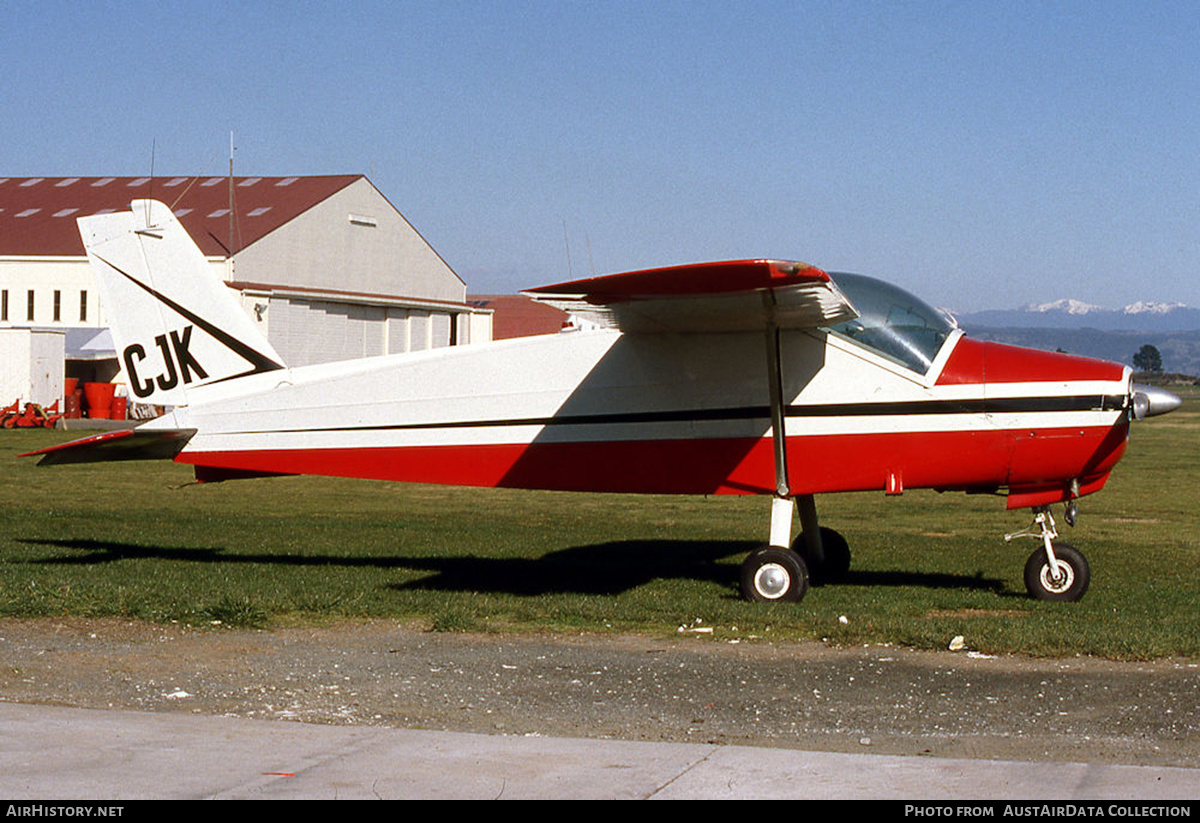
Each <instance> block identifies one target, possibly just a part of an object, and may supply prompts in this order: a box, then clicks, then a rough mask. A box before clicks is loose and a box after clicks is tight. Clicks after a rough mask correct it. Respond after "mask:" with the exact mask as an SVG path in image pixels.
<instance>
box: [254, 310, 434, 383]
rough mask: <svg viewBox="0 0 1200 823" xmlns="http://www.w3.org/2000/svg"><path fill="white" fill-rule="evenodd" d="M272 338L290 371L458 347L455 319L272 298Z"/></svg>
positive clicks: (421, 313) (270, 311)
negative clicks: (325, 364)
mask: <svg viewBox="0 0 1200 823" xmlns="http://www.w3.org/2000/svg"><path fill="white" fill-rule="evenodd" d="M268 312H269V314H268V328H269V329H270V333H269V335H268V337H269V338H270V340H271V344H272V345H273V346H275V350H276V351H278V352H279V354H280V356H281V357H283V360H284V362H285V363H287V364H288V365H289V366H307V365H312V364H314V363H331V362H333V361H335V360H353V359H356V358H359V357H373V356H375V355H379V354H395V353H398V352H408V351H422V350H424V349H430V348H439V347H442V346H449V345H452V344H453V343H454V342H455V341H454V340H453V336H452V333H451V330H452V326H453V318H452V316H451V315H450V313H448V312H431V311H428V310H421V309H406V308H398V307H395V306H378V305H365V304H361V303H342V302H335V301H331V300H304V299H298V298H294V297H272V298H271V299H270V306H269V309H268Z"/></svg>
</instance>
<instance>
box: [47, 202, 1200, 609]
mask: <svg viewBox="0 0 1200 823" xmlns="http://www.w3.org/2000/svg"><path fill="white" fill-rule="evenodd" d="M79 225H80V231H81V233H82V235H83V242H84V246H85V247H86V249H87V254H88V258H89V260H90V261H91V266H92V271H93V273H94V275H95V277H96V280H97V281H98V285H99V286H100V288H101V292H102V294H103V296H104V305H105V308H106V311H107V312H108V314H109V317H110V320H111V323H112V334H113V338H114V340H115V341H116V343H117V348H118V351H119V353H120V358H121V361H122V364H123V366H124V369H125V374H126V377H127V380H128V384H129V388H130V390H131V391H132V393H133V395H134V396H135V397H136V399H137V400H139V401H142V402H146V403H154V404H161V405H167V406H172V407H174V409H173V411H170V412H169V413H167V414H166V415H164V416H162V417H159V418H157V419H155V420H152V421H149V422H146V423H143V424H142V425H139V426H137V427H136V428H134V429H130V430H125V431H115V432H108V433H105V434H100V435H96V436H92V437H88V438H84V439H82V440H77V441H74V442H71V443H67V444H64V445H61V446H56V447H52V448H49V449H44V450H42V451H39V452H34V454H40V455H42V459H41V463H43V464H47V463H50V464H52V463H71V462H88V461H93V460H123V459H141V458H171V459H174V460H175V461H177V462H181V463H190V464H192V465H193V466H194V467H195V472H196V477H197V478H198V479H199V480H201V481H212V480H225V479H231V478H240V477H253V476H262V475H273V474H321V475H335V476H345V477H364V478H375V479H386V480H401V481H412V482H420V483H445V484H454V485H465V486H504V487H511V488H526V489H560V490H572V491H589V492H645V493H655V494H763V495H770V496H771V497H772V506H771V515H770V530H769V540H768V541H767V542H766V544H765V545H763V546H762V547H761V548H759V549H756V550H755V551H753V552H751V553H750V555H749V557H748V558H747V559H746V561H745V562H744V563H743V565H742V572H741V589H742V593H743V594H744V596H745V597H747V598H749V599H751V600H762V601H772V600H792V601H794V600H799V599H800V598H801V597H803V596H804V594H805V592H806V590H807V588H808V583H809V573H810V570H811V572H812V573H813V575H814V576H817V577H818V578H821V577H823V578H825V579H834V578H837V577H838V576H840V575H843V574H844V573H845V572H846V571H847V569H848V568H849V564H850V552H849V548H848V547H847V545H846V541H845V540H844V539H843V538H842V537H841V535H839V534H838V533H837V532H835V531H833V530H832V529H827V528H819V527H818V523H817V513H816V506H815V504H814V496H815V495H817V494H819V493H822V492H847V491H883V492H885V493H887V494H900V493H901V492H903V491H904V490H905V489H912V488H934V489H939V490H959V491H967V492H997V491H1004V492H1006V493H1007V501H1008V508H1010V509H1015V508H1025V507H1032V508H1033V511H1034V513H1035V515H1036V517H1035V520H1034V524H1033V526H1031V527H1030V528H1029V529H1026V530H1024V531H1022V532H1017V533H1015V534H1013V535H1008V536H1007V538H1011V537H1014V536H1018V535H1028V536H1032V537H1035V538H1037V539H1038V540H1039V541H1040V544H1041V545H1040V546H1039V547H1038V548H1037V550H1036V551H1034V553H1033V555H1032V556H1031V557H1030V558H1029V562H1028V563H1027V564H1026V567H1025V583H1026V586H1027V588H1028V589H1029V591H1030V593H1031V594H1032V595H1033V596H1035V597H1038V598H1042V599H1047V600H1078V599H1079V598H1080V597H1081V596H1082V595H1083V593H1084V592H1085V591H1086V589H1087V586H1088V582H1089V576H1090V573H1089V569H1088V565H1087V561H1086V560H1085V559H1084V557H1083V555H1082V554H1081V553H1080V552H1078V551H1077V550H1075V549H1074V548H1072V547H1070V546H1068V545H1066V544H1064V543H1057V544H1056V543H1055V542H1054V541H1055V539H1056V537H1057V531H1056V525H1055V521H1054V518H1053V517H1052V516H1051V515H1050V508H1049V507H1050V505H1051V504H1058V503H1064V504H1066V509H1067V512H1066V514H1067V520H1068V522H1073V521H1074V516H1075V505H1076V504H1075V499H1076V498H1078V497H1081V496H1083V495H1086V494H1091V493H1092V492H1095V491H1098V490H1099V489H1100V488H1102V487H1103V486H1104V484H1105V481H1107V479H1108V476H1109V472H1111V471H1112V469H1113V466H1115V465H1116V463H1117V461H1118V460H1119V459H1120V458H1121V455H1122V453H1123V452H1124V451H1125V445H1126V440H1127V437H1128V434H1129V423H1130V420H1131V419H1133V418H1140V417H1143V416H1146V415H1152V414H1161V413H1165V412H1168V411H1171V410H1172V409H1173V408H1175V407H1176V406H1178V405H1179V402H1180V401H1179V399H1178V398H1176V397H1175V396H1174V395H1172V394H1170V393H1169V392H1166V391H1164V390H1162V389H1156V388H1152V387H1142V386H1134V385H1133V384H1132V383H1131V373H1130V369H1128V368H1126V367H1123V366H1120V365H1117V364H1113V363H1104V362H1100V361H1095V360H1086V359H1083V358H1079V357H1070V356H1066V355H1062V354H1051V353H1048V352H1042V351H1034V350H1029V349H1021V348H1015V347H1012V346H1005V345H999V344H996V343H984V342H978V341H975V340H971V339H970V338H967V337H965V336H964V335H963V332H962V331H961V330H960V329H958V328H957V326H956V324H955V322H954V321H953V319H952V318H950V317H949V316H947V315H946V314H944V313H943V312H941V311H938V310H937V309H934V308H932V307H930V306H929V305H927V304H925V303H923V302H922V301H920V300H918V299H917V298H916V297H913V296H912V295H910V294H908V293H907V292H905V291H903V290H901V289H899V288H896V287H895V286H892V285H889V284H887V283H884V282H881V281H879V280H874V279H871V278H868V277H862V276H859V275H851V274H827V273H826V272H824V271H822V270H820V269H818V268H815V267H813V266H809V265H807V264H804V263H796V262H782V261H777V260H744V261H735V262H721V263H705V264H698V265H690V266H679V267H675V268H666V269H656V270H651V271H640V272H630V273H626V274H614V275H609V276H606V277H596V278H592V279H588V280H579V281H575V282H570V283H562V284H559V285H555V286H546V287H544V288H539V289H534V290H532V291H530V292H527V294H529V295H531V296H532V297H534V298H536V299H538V300H543V301H546V302H548V303H552V304H554V305H557V306H559V307H561V308H564V309H566V310H568V311H570V312H573V313H574V314H576V315H581V316H583V317H586V318H587V319H589V320H591V321H593V322H594V323H595V324H597V325H598V326H599V327H600V328H598V329H595V330H590V331H582V330H577V331H565V332H562V333H559V334H555V335H546V336H541V337H530V338H521V339H514V340H505V341H498V342H493V343H489V344H486V345H474V346H461V347H452V348H443V349H437V350H433V351H423V352H415V353H409V354H397V355H386V356H381V357H370V358H365V359H361V360H351V361H346V362H339V363H329V364H322V365H314V366H305V367H302V368H288V367H287V366H286V365H285V364H284V363H283V361H282V360H281V358H280V357H279V355H278V354H277V353H276V352H275V350H274V349H273V348H272V346H271V345H270V343H269V342H267V340H266V339H265V338H264V336H263V335H262V334H261V333H260V331H259V330H258V329H257V328H256V326H255V322H254V321H253V320H252V319H251V318H250V317H249V316H248V315H247V314H246V313H245V312H244V311H243V309H242V308H241V307H240V305H239V304H238V302H237V301H236V299H235V298H234V296H233V293H232V292H231V291H230V290H229V289H228V288H226V287H225V286H224V284H222V283H221V281H220V280H219V278H218V277H216V275H215V274H214V272H213V271H212V269H211V267H210V266H209V264H208V263H207V262H205V260H204V258H203V256H202V255H201V253H200V251H199V249H198V248H197V247H196V245H195V244H194V243H193V242H192V240H191V238H190V237H188V235H187V233H186V231H185V230H184V229H183V227H182V226H181V225H180V224H179V222H178V221H177V220H176V219H175V217H174V215H172V213H171V211H170V209H168V208H167V207H166V206H165V205H163V204H162V203H159V202H157V201H149V200H143V201H135V202H134V203H133V204H132V208H131V210H130V211H128V212H120V213H115V214H104V215H95V216H91V217H84V218H80V220H79ZM797 509H798V510H799V520H800V524H801V532H802V533H801V535H800V536H799V537H798V538H797V539H796V540H795V542H794V543H793V540H792V536H793V521H794V519H795V512H796V510H797Z"/></svg>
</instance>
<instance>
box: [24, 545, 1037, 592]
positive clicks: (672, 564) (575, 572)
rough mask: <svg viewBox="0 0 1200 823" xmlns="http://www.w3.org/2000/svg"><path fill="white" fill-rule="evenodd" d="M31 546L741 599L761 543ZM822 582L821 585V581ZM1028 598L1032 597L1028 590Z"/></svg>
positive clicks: (935, 580)
mask: <svg viewBox="0 0 1200 823" xmlns="http://www.w3.org/2000/svg"><path fill="white" fill-rule="evenodd" d="M19 542H21V543H24V544H27V545H41V546H54V547H57V548H60V549H71V550H75V551H78V552H80V554H79V555H77V556H74V557H65V558H64V557H46V558H41V559H37V560H32V561H27V562H30V563H36V564H44V565H54V564H61V565H94V564H101V563H111V562H115V561H118V560H136V559H156V560H172V561H176V562H185V563H230V564H243V563H262V564H266V565H279V566H296V567H303V566H341V567H346V568H356V567H362V568H379V569H398V570H409V571H414V572H427V573H428V575H427V576H425V577H422V578H420V579H418V580H414V581H411V582H405V583H390V584H386V585H387V587H388V588H391V589H394V590H396V591H404V590H421V589H423V590H428V591H461V592H495V593H499V594H513V595H525V596H532V595H544V594H572V593H573V594H596V595H616V594H620V593H622V592H626V591H629V590H631V589H635V588H637V587H639V586H643V585H645V584H646V583H649V582H650V581H652V580H656V579H664V578H677V579H688V580H697V581H702V582H711V583H716V584H719V585H722V586H726V587H728V588H729V589H730V597H731V598H732V597H736V591H737V586H738V574H739V570H738V566H737V565H735V564H732V563H720V562H718V561H720V560H723V559H725V558H727V557H732V556H735V555H740V554H745V553H746V552H748V551H750V550H752V549H753V548H755V547H756V546H757V545H758V544H756V543H753V542H748V541H741V542H738V541H727V540H721V541H717V540H624V541H617V542H610V543H597V544H594V545H586V546H574V547H572V548H568V549H563V550H561V551H556V552H551V553H549V554H546V555H544V556H542V557H539V558H532V559H530V558H489V557H483V556H465V557H464V556H453V557H450V556H442V557H436V556H435V557H428V556H426V557H416V556H404V557H400V556H395V555H391V556H383V557H343V556H333V555H299V554H288V553H267V554H261V553H260V554H232V553H229V552H226V551H225V550H224V549H220V548H186V547H168V546H153V545H151V546H147V545H140V544H135V543H120V542H115V541H109V540H95V539H75V540H43V539H21V540H20V541H19ZM814 585H820V582H819V581H815V582H814ZM830 585H838V586H862V587H868V586H916V587H923V588H930V589H957V588H969V589H978V590H983V591H991V592H995V593H997V594H1010V593H1008V592H1005V585H1004V581H1003V580H999V579H996V578H989V577H985V576H984V575H983V574H982V573H981V572H980V573H976V574H974V575H963V574H944V573H938V572H914V571H903V570H895V571H851V572H849V574H847V575H846V577H845V578H844V579H843V580H840V581H838V582H837V583H836V584H830ZM1020 596H1022V597H1023V596H1024V594H1023V593H1021V594H1020Z"/></svg>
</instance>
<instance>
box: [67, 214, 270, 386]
mask: <svg viewBox="0 0 1200 823" xmlns="http://www.w3.org/2000/svg"><path fill="white" fill-rule="evenodd" d="M78 223H79V232H80V235H81V236H82V237H83V245H84V248H85V249H86V250H87V256H88V261H89V263H90V264H91V268H92V274H93V276H94V277H95V279H96V282H97V285H98V286H99V288H100V292H101V296H102V298H103V306H104V311H105V314H106V315H107V318H108V322H109V326H110V328H111V329H112V335H113V341H114V343H115V344H116V348H117V357H118V359H119V360H120V363H121V366H122V367H123V368H124V370H125V374H126V377H127V379H128V381H129V389H130V391H131V392H132V394H133V395H134V397H135V398H136V399H137V400H138V401H139V402H142V403H154V404H159V405H168V406H179V405H184V404H186V403H187V402H188V401H187V395H188V392H189V391H190V390H192V389H195V388H197V387H199V386H204V385H209V384H212V383H217V382H222V381H226V380H234V379H237V378H239V377H246V376H248V375H252V374H258V373H261V372H266V371H273V370H276V369H282V368H284V365H283V360H282V359H281V358H280V357H279V355H278V353H276V351H275V349H274V347H273V346H272V345H271V344H270V343H269V342H268V341H267V339H266V337H264V336H263V334H262V333H261V332H260V331H259V330H258V328H256V327H255V324H254V321H253V320H251V318H250V317H249V316H248V315H247V314H246V312H245V311H243V309H242V307H241V306H240V305H239V304H238V301H237V299H236V298H235V297H234V295H233V293H232V292H231V291H230V289H229V288H228V287H227V286H226V285H225V284H224V283H223V282H222V281H221V279H220V278H219V277H217V275H216V273H215V272H214V271H213V269H212V266H211V264H210V263H209V262H208V261H207V260H205V259H204V255H203V254H202V253H201V252H200V249H199V248H198V247H197V246H196V244H195V242H194V241H193V240H192V238H191V237H190V236H189V235H188V233H187V231H186V230H185V229H184V228H183V226H182V225H180V223H179V221H178V220H177V219H176V218H175V215H174V214H172V213H171V210H170V209H169V208H168V207H167V206H166V205H165V204H163V203H160V202H159V201H157V200H135V201H133V203H132V204H131V208H130V211H126V212H116V213H113V214H99V215H92V216H90V217H81V218H79V220H78Z"/></svg>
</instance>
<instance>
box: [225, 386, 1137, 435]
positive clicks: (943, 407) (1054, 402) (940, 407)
mask: <svg viewBox="0 0 1200 823" xmlns="http://www.w3.org/2000/svg"><path fill="white" fill-rule="evenodd" d="M1127 402H1128V400H1127V398H1126V397H1125V396H1124V395H1086V396H1073V397H1002V398H988V399H979V400H913V401H903V402H896V403H830V404H816V405H789V406H787V408H786V416H787V417H788V418H790V419H803V418H817V417H895V416H905V415H927V414H934V415H952V414H962V415H978V414H1020V413H1028V412H1043V413H1044V412H1088V411H1102V412H1103V411H1120V410H1122V409H1124V408H1125V407H1126V405H1127ZM770 419H771V410H770V407H769V406H766V405H762V406H739V407H733V408H723V409H678V410H671V411H647V412H613V413H606V414H561V415H555V416H554V417H520V418H508V419H502V420H451V421H444V422H437V423H392V424H385V425H375V426H329V427H321V428H311V429H272V430H270V432H269V433H285V432H298V431H322V432H328V431H414V430H432V429H476V428H501V427H511V426H606V425H620V424H630V423H706V422H720V421H736V420H763V421H770ZM266 433H268V432H267V431H245V432H229V434H266Z"/></svg>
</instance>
